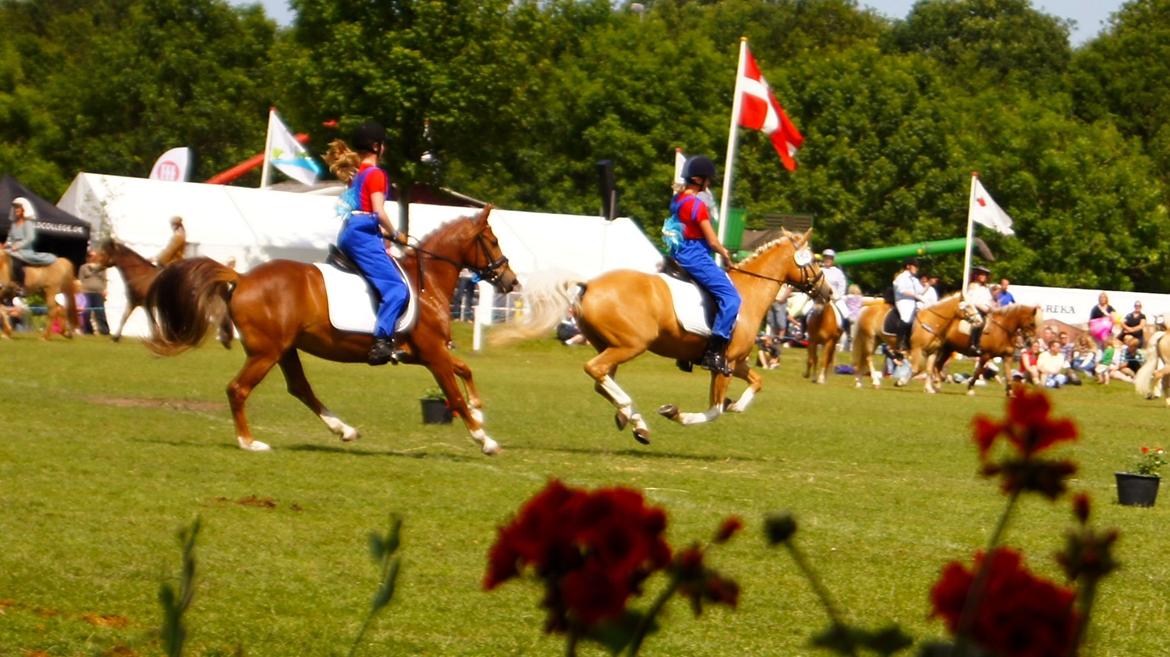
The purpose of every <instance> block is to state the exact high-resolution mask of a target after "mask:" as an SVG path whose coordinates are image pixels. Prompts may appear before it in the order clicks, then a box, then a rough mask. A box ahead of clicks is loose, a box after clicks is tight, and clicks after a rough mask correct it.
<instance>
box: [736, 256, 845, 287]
mask: <svg viewBox="0 0 1170 657" xmlns="http://www.w3.org/2000/svg"><path fill="white" fill-rule="evenodd" d="M796 253H797V251H794V252H793V254H792V262H793V264H795V265H796V267H797V268H798V269H799V270H800V282H798V283H793V284H792V285H793V287H795V288H796V289H798V290H800V291H801V292H804V293H805V294H807V295H809V296H813V291H814V290H816V289H817V287H819V286H820V284H821V280H823V279H824V278H825V270H823V269H817V273H816V274H812V269H813V267H815V266H816V264H815V263H813V262H809V263H807V264H804V265H802V264H800V261H799V260H797V257H796ZM731 269H733V270H734V271H737V272H739V273H741V274H747V275H748V276H752V277H755V278H762V279H764V280H766V281H772V282H773V283H779V284H781V285H788V284H789V283H788V281H786V280H782V279H779V278H773V277H771V276H765V275H763V274H757V273H756V272H754V271H748V270H746V269H740V268H739V267H731Z"/></svg>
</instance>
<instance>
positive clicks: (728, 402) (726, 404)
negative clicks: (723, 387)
mask: <svg viewBox="0 0 1170 657" xmlns="http://www.w3.org/2000/svg"><path fill="white" fill-rule="evenodd" d="M734 405H735V401H734V400H732V399H731V398H730V397H724V398H723V410H724V411H726V410H727V409H729V408H731V407H732V406H734Z"/></svg>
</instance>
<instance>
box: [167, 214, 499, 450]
mask: <svg viewBox="0 0 1170 657" xmlns="http://www.w3.org/2000/svg"><path fill="white" fill-rule="evenodd" d="M490 211H491V206H488V207H486V208H484V210H483V211H482V212H481V213H480V214H479V215H477V216H476V217H464V218H461V219H456V220H453V221H450V222H447V223H445V224H443V225H442V226H440V227H439V228H438V229H436V230H435V231H434V232H432V233H431V234H429V235H428V236H427V237H426V238H425V239H424V240H423V241H422V242H421V243H420V244H418V245H417V246H416V247H414V248H413V249H412V250H410V251H408V252H407V255H406V256H405V257H404V258H403V259H402V265H403V269H404V270H405V271H406V272H407V274H408V276H409V278H410V282H411V284H412V287H414V288H415V289H416V290H419V298H418V304H417V306H418V320H417V322H416V323H415V326H414V328H413V329H412V330H411V331H410V333H409V334H408V335H407V336H405V340H404V342H403V344H404V345H405V346H406V347H407V348H408V349H409V351H410V355H409V357H408V358H407V362H410V363H417V364H420V365H423V366H425V367H426V368H427V369H428V370H430V371H431V374H432V375H433V376H434V377H435V381H436V382H437V383H438V384H439V386H440V387H441V388H442V389H443V394H444V395H446V397H447V402H448V404H449V405H450V407H451V410H452V411H453V412H454V413H456V414H458V415H459V416H460V417H462V418H463V422H464V424H465V425H466V426H467V430H468V431H469V432H470V433H471V436H472V438H474V439H475V440H476V442H478V443H480V445H481V446H482V448H483V452H484V453H485V454H494V453H496V452H498V451H499V449H500V446H499V444H497V443H496V441H495V440H492V438H491V437H489V436H488V435H487V433H486V432H485V431H484V430H483V413H482V411H481V410H480V409H481V408H482V402H481V401H480V398H479V393H478V392H477V390H476V388H475V383H474V381H473V380H472V377H471V368H469V367H468V366H467V363H465V362H463V361H461V360H459V359H458V358H455V357H454V356H452V355H451V352H450V351H448V346H447V345H448V343H449V342H450V340H451V293H452V291H453V290H454V289H455V282H456V280H457V279H458V277H459V271H460V270H461V269H463V268H464V267H466V268H468V269H470V270H472V271H474V272H476V273H478V274H479V276H480V277H481V278H482V279H483V280H485V281H488V282H489V283H492V284H493V285H495V286H496V289H498V290H500V291H501V292H508V291H510V290H511V289H512V288H513V287H515V285H516V275H515V273H513V272H512V269H511V267H509V266H508V259H507V258H506V257H504V255H503V253H501V252H500V245H499V242H498V241H497V240H496V236H495V234H494V233H493V232H492V229H491V226H490V225H488V221H487V217H488V213H489V212H490ZM224 301H226V302H227V304H228V312H229V314H230V317H231V320H232V321H234V322H235V325H236V327H237V328H239V331H240V344H242V345H243V347H244V352H245V353H246V354H247V360H246V361H244V366H243V368H242V369H241V370H240V372H239V373H238V374H237V375H236V377H235V378H234V379H232V381H231V383H229V384H228V389H227V395H228V401H229V403H230V404H231V408H232V417H233V418H234V420H235V425H236V440H237V442H238V443H239V445H240V447H241V448H243V449H246V450H251V451H264V450H267V449H269V446H268V445H266V444H264V443H263V442H260V441H259V440H255V439H254V438H253V437H252V432H251V430H250V429H249V427H248V421H247V418H246V416H245V414H244V404H245V402H247V400H248V395H250V394H251V392H252V389H253V388H255V387H256V386H257V385H258V384H259V383H260V381H262V380H263V379H264V377H265V376H266V375H267V374H268V372H269V370H271V369H272V367H273V366H274V365H277V364H279V365H280V369H281V371H282V372H283V373H284V378H285V381H286V382H287V383H288V391H289V393H290V394H291V395H293V396H294V397H296V398H297V399H299V400H301V402H302V403H304V404H305V405H306V406H308V407H309V409H310V410H312V411H313V413H315V414H316V415H317V416H318V417H319V418H321V420H322V421H323V422H324V423H325V425H326V426H327V427H329V429H330V430H331V431H333V433H335V434H337V435H338V436H340V437H341V439H342V440H343V441H350V440H354V439H356V438H357V437H358V432H357V430H356V429H354V428H353V427H351V426H349V425H348V424H346V423H344V422H342V421H341V420H340V419H339V418H338V417H337V416H336V415H334V414H333V413H332V412H330V411H329V409H327V408H326V407H325V406H324V405H323V404H322V403H321V402H320V400H318V399H317V397H316V395H314V394H313V390H312V388H311V387H310V386H309V382H308V380H307V379H305V371H304V368H303V367H302V365H301V359H300V355H299V353H298V350H299V351H305V352H306V353H310V354H313V355H314V356H318V357H320V358H324V359H327V360H332V361H339V362H346V363H363V364H364V363H365V362H366V355H367V353H368V352H369V350H370V346H371V345H372V344H373V342H374V336H373V335H370V334H365V333H353V332H349V331H341V330H338V329H336V328H333V326H332V325H331V324H330V323H329V305H328V300H327V298H326V296H325V283H324V279H323V278H322V276H321V272H320V271H319V270H318V269H317V268H316V267H315V266H313V265H309V264H304V263H299V262H292V261H289V260H273V261H271V262H268V263H265V264H263V265H260V266H259V267H256V268H255V269H252V270H251V271H249V272H248V273H246V274H240V273H237V272H236V271H234V270H232V269H230V268H228V267H226V266H224V265H221V264H220V263H218V262H216V261H214V260H211V259H210V258H192V259H189V260H184V261H182V262H179V263H177V264H173V265H170V266H168V267H166V268H165V269H163V270H162V271H161V272H160V273H159V275H158V278H156V279H155V282H154V284H153V285H152V286H151V288H150V291H149V293H148V294H147V297H146V303H145V306H146V309H147V311H148V312H147V315H148V317H150V319H151V323H152V329H153V331H152V333H153V338H152V339H151V341H150V342H148V343H147V346H148V347H150V348H151V349H152V350H154V351H156V352H157V353H160V354H163V355H173V354H176V353H179V352H181V351H184V350H186V349H188V348H190V347H193V346H195V345H197V344H199V343H200V342H201V341H202V340H203V337H204V336H205V335H206V334H207V330H208V328H209V327H210V326H211V324H212V321H211V320H210V319H209V313H210V312H211V311H212V310H213V309H214V305H215V304H216V303H222V302H224ZM456 376H458V377H459V378H461V379H462V380H463V382H464V387H465V388H466V392H467V397H466V398H465V397H464V394H463V391H462V390H460V386H459V384H458V383H457V382H456V380H455V377H456Z"/></svg>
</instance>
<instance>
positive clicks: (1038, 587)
mask: <svg viewBox="0 0 1170 657" xmlns="http://www.w3.org/2000/svg"><path fill="white" fill-rule="evenodd" d="M981 567H982V568H986V569H987V573H986V575H985V577H986V581H985V583H984V586H983V591H982V595H981V597H980V598H979V599H978V600H975V601H974V604H975V605H976V608H975V611H974V615H973V617H972V621H973V622H972V623H971V626H970V628H969V630H968V632H967V636H968V638H970V639H971V640H972V641H973V642H975V643H976V644H977V645H979V646H980V647H982V648H983V649H984V650H987V651H988V652H991V653H994V654H996V655H999V656H1000V657H1064V656H1066V655H1068V654H1070V652H1069V649H1070V647H1071V646H1072V645H1073V643H1074V642H1075V641H1076V636H1077V625H1078V623H1079V619H1078V617H1077V614H1076V611H1075V610H1074V609H1073V602H1074V600H1075V597H1076V596H1075V594H1074V592H1073V591H1072V590H1070V589H1067V588H1064V587H1060V586H1056V585H1055V584H1053V583H1052V582H1049V581H1047V580H1044V579H1041V578H1039V577H1036V576H1035V575H1033V574H1032V573H1030V572H1028V570H1027V569H1026V568H1025V567H1024V566H1023V563H1022V561H1021V557H1020V554H1019V553H1017V552H1015V551H1012V550H1008V549H1004V548H1001V549H998V550H996V551H994V552H992V554H991V557H990V558H989V559H985V558H984V556H983V555H982V554H979V555H976V558H975V571H968V570H967V568H966V567H965V566H963V565H962V564H959V563H957V562H951V563H949V564H947V565H946V566H945V567H944V568H943V571H942V576H941V577H940V578H939V581H938V582H937V583H936V584H935V585H934V588H933V589H931V594H930V595H931V603H932V605H933V608H934V612H933V615H934V616H938V617H941V618H942V619H943V620H944V621H945V623H946V625H947V629H948V630H950V631H951V632H952V633H955V632H958V631H959V630H960V627H959V624H960V620H961V618H962V616H963V609H964V607H965V606H966V605H967V604H968V599H969V597H970V594H971V587H972V584H973V583H974V581H975V578H976V577H977V575H976V573H977V572H978V569H979V568H981Z"/></svg>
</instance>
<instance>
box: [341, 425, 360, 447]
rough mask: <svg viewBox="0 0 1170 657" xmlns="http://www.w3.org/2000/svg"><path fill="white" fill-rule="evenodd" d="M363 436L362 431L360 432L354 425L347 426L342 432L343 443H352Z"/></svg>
mask: <svg viewBox="0 0 1170 657" xmlns="http://www.w3.org/2000/svg"><path fill="white" fill-rule="evenodd" d="M361 437H362V434H361V432H359V431H358V430H357V429H354V428H353V427H346V428H345V430H344V431H342V432H341V442H343V443H352V442H353V441H355V440H357V439H358V438H361Z"/></svg>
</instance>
